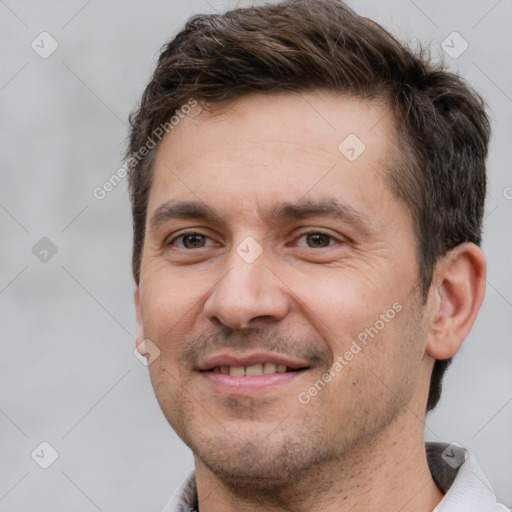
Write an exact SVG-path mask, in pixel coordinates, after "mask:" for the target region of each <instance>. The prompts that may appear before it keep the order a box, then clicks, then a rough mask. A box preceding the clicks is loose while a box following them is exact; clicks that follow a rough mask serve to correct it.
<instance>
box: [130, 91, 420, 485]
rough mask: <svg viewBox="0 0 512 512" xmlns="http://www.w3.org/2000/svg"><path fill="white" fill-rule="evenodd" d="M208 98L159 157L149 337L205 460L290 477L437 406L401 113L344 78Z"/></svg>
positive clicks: (175, 417)
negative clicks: (400, 141) (345, 90)
mask: <svg viewBox="0 0 512 512" xmlns="http://www.w3.org/2000/svg"><path fill="white" fill-rule="evenodd" d="M199 110H200V109H199V108H197V109H195V110H194V111H193V112H192V113H190V114H189V115H188V116H187V117H186V118H185V119H183V120H182V121H181V122H180V124H179V125H178V126H176V127H175V128H174V129H173V130H172V132H170V133H169V134H168V135H167V136H166V138H164V140H163V141H162V143H161V146H160V148H159V151H158V154H157V158H156V162H155V167H154V181H153V184H152V187H151V191H150V195H149V204H148V211H147V220H146V240H145V245H144V250H143V257H142V268H141V279H140V295H139V292H136V305H137V312H138V317H139V325H140V333H139V335H140V337H141V338H142V337H144V338H147V339H149V340H151V342H152V343H154V344H155V345H156V346H157V347H158V349H159V350H160V356H159V357H158V358H157V359H156V360H155V361H154V362H153V363H152V364H151V365H150V374H151V379H152V384H153V387H154V390H155V393H156V396H157V398H158V401H159V403H160V406H161V408H162V410H163V412H164V414H165V416H166V417H167V419H168V421H169V422H170V424H171V425H172V426H173V427H174V429H175V430H176V431H177V433H178V434H179V435H180V436H181V437H182V439H183V440H184V441H185V442H186V443H187V444H188V445H189V446H190V447H191V448H192V449H193V451H194V453H195V455H196V461H197V462H199V463H201V464H204V465H205V466H206V467H207V468H209V469H210V470H212V471H214V472H215V473H216V474H217V475H220V476H223V477H224V478H227V479H229V478H231V479H232V480H233V481H235V480H236V479H239V480H240V479H241V480H246V481H249V480H254V481H256V480H258V479H259V480H261V479H262V478H263V479H268V480H267V481H269V482H270V481H272V482H275V484H276V485H278V484H279V482H282V481H284V480H283V479H293V478H295V477H298V476H300V474H301V472H302V471H304V470H307V469H309V468H311V467H312V466H315V465H318V464H321V463H323V462H326V461H330V460H333V459H336V458H339V457H340V456H342V455H344V454H346V453H347V452H348V451H349V450H350V449H352V448H354V447H355V446H358V444H361V443H363V442H368V440H369V439H374V438H376V437H378V434H379V433H381V432H383V431H384V430H385V428H386V427H389V426H390V425H393V424H394V423H395V422H396V421H398V418H400V417H402V416H403V414H404V411H405V410H406V409H407V407H413V405H414V409H416V410H417V409H421V407H424V404H422V405H421V404H420V406H418V404H413V405H411V404H412V402H413V401H414V400H415V398H414V396H416V395H417V393H416V392H417V390H418V389H419V388H420V387H422V390H423V387H425V382H427V383H428V378H427V377H428V375H427V372H426V370H425V368H427V367H428V365H427V364H426V362H425V357H426V356H424V351H425V330H424V329H425V327H424V325H423V322H422V316H423V309H422V307H421V305H420V302H421V301H420V299H419V295H418V294H419V292H418V291H417V289H418V288H417V277H418V267H417V258H416V240H415V235H414V233H413V225H412V218H411V215H410V213H409V211H408V210H407V209H406V207H405V206H404V205H403V203H401V202H400V201H399V200H398V199H397V198H396V197H395V196H394V195H393V193H392V192H391V190H390V188H389V186H388V185H387V184H386V183H385V181H384V176H385V173H386V172H387V171H386V167H387V166H388V165H389V164H390V151H391V148H392V146H393V136H394V127H393V123H392V115H391V114H390V112H389V111H388V108H387V107H386V106H384V105H380V104H376V103H368V102H362V101H359V100H355V99H347V98H343V97H340V96H335V95H332V94H327V93H317V94H305V95H302V96H301V95H292V94H286V95H266V96H263V95H251V96H247V97H244V98H242V99H241V100H239V101H238V102H237V103H235V104H232V105H231V106H230V109H229V110H228V111H226V112H223V113H221V114H220V115H217V116H213V117H212V116H211V115H210V114H207V113H200V112H199ZM351 134H352V135H351ZM347 137H348V139H347ZM356 137H357V138H356ZM340 144H341V145H340ZM362 144H364V146H365V148H364V146H363V145H362ZM336 363H338V364H336ZM429 368H430V367H429ZM285 370H286V371H285ZM329 376H330V377H329ZM427 387H428V384H427ZM426 392H427V391H426V389H424V390H423V391H422V392H421V393H420V395H422V396H423V395H424V396H426ZM416 406H418V407H416Z"/></svg>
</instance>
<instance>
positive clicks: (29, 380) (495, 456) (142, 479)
mask: <svg viewBox="0 0 512 512" xmlns="http://www.w3.org/2000/svg"><path fill="white" fill-rule="evenodd" d="M249 3H250V2H244V1H241V2H234V1H229V2H228V1H224V0H223V1H220V0H219V1H215V0H209V1H206V0H193V1H187V2H181V1H157V0H150V1H146V2H121V1H120V0H115V1H108V2H106V1H104V2H100V1H99V0H90V1H87V2H86V1H84V0H79V1H78V0H77V1H69V2H64V1H62V2H57V1H55V0H50V1H46V2H36V1H35V0H30V1H24V2H20V1H16V0H0V40H1V46H0V48H1V49H0V52H1V53H0V62H1V66H0V130H1V131H0V133H1V151H0V172H1V185H0V233H1V251H0V311H1V355H0V366H1V369H0V434H1V435H0V450H1V452H0V512H1V511H3V512H6V511H10V512H21V511H24V512H26V511H27V510H38V511H41V512H50V511H52V512H59V511H69V510H73V511H76V512H79V511H84V512H93V511H95V510H101V511H103V512H117V511H119V510H124V511H126V512H131V511H133V512H134V511H139V510H145V511H149V510H154V511H158V510H160V509H161V508H162V507H163V505H164V503H165V502H166V501H167V500H168V499H169V497H170V495H171V494H172V492H173V491H174V489H175V487H176V486H177V485H178V484H179V482H180V481H181V480H182V479H183V478H184V477H185V475H186V474H187V473H188V472H189V470H190V469H191V468H192V457H191V455H190V453H189V451H188V449H187V448H186V447H184V446H183V445H182V443H181V441H180V440H179V439H178V438H177V437H176V435H175V434H174V432H172V430H171V429H170V427H169V426H168V425H167V423H166V421H165V419H164V417H163V415H162V414H161V412H160V409H159V407H158V404H157V402H156V400H155V398H154V396H153V392H152V389H151V386H150V382H149V377H148V373H147V368H145V367H144V366H143V365H142V364H141V363H140V362H139V360H137V359H136V358H135V357H134V355H133V348H134V339H135V320H134V309H133V305H132V292H133V283H132V278H131V272H130V250H131V219H130V210H129V203H128V196H127V192H126V184H125V183H124V182H123V183H121V184H120V185H119V186H117V187H116V188H115V189H114V190H113V191H112V192H110V193H109V194H108V195H107V196H106V197H105V199H104V200H101V201H100V200H97V199H95V198H94V197H93V194H92V191H93V189H94V188H95V187H97V186H101V185H102V183H104V182H105V181H106V180H107V179H108V178H109V177H110V176H111V175H112V174H113V173H115V172H116V170H117V169H118V168H119V166H120V163H121V154H122V152H123V150H124V147H125V137H126V134H127V130H126V121H127V116H128V113H129V111H130V110H131V109H132V108H133V107H134V106H135V104H136V102H137V101H138V99H139V97H140V95H141V93H142V91H143V88H144V86H145V84H146V83H147V81H148V79H149V76H150V73H151V71H152V70H153V67H154V64H155V58H156V55H157V53H158V50H159V48H160V47H161V46H162V45H163V44H164V43H165V42H166V40H168V39H169V38H170V37H171V36H172V35H173V34H175V33H176V31H177V30H178V29H179V28H181V26H182V25H183V23H184V22H185V20H186V19H187V18H188V17H189V16H190V15H192V14H195V13H199V12H210V13H211V12H215V10H218V11H223V10H225V9H226V8H228V7H234V6H236V5H240V6H245V5H248V4H249ZM349 3H350V5H351V6H352V7H354V8H355V9H356V10H357V11H358V12H359V13H361V14H364V15H366V16H369V17H371V18H373V19H375V20H376V21H378V22H380V23H382V24H383V25H384V26H386V27H387V28H389V29H390V30H391V31H392V32H393V33H395V34H396V35H397V36H398V37H399V38H401V39H404V40H408V41H414V40H415V39H416V38H418V39H419V40H421V41H422V42H423V43H425V44H428V45H431V47H432V51H433V54H434V55H439V56H444V59H445V60H446V62H447V64H449V66H450V67H451V68H452V69H453V70H455V71H458V72H460V73H461V74H462V75H464V76H465V77H466V78H467V79H468V80H469V81H470V83H471V84H472V85H473V86H474V87H475V88H476V89H477V90H478V91H479V92H480V93H481V94H482V95H483V96H484V97H485V99H486V100H487V102H488V104H489V107H490V114H491V117H492V119H493V134H494V135H493V139H492V144H491V153H490V158H489V161H488V170H489V194H488V200H487V213H486V219H485V233H484V240H485V241H484V244H483V249H484V252H485V254H486V256H487V261H488V265H489V271H488V287H487V294H486V299H485V302H484V305H483V308H482V310H481V313H480V315H479V317H478V320H477V322H476V325H475V326H474V328H473V330H472V332H471V334H470V336H469V337H468V339H467V340H466V342H465V344H464V346H463V348H462V350H461V351H460V353H459V355H458V356H457V357H456V360H455V362H454V364H453V366H452V368H451V369H450V370H449V373H448V375H447V377H446V380H445V387H444V394H443V397H442V401H441V404H440V406H439V407H438V408H437V410H436V411H435V412H434V413H432V414H430V415H429V416H428V418H427V425H426V427H427V428H426V437H427V438H428V439H432V440H437V439H439V440H443V441H448V442H451V441H456V442H458V443H460V444H461V445H463V446H465V447H467V448H469V449H471V450H472V451H474V452H475V453H476V454H477V456H478V459H479V461H480V463H481V465H482V466H483V468H484V471H485V473H486V474H487V476H488V478H489V480H490V481H491V483H492V485H493V486H494V487H495V490H496V492H497V494H498V496H499V498H500V499H501V500H502V501H503V502H504V503H506V504H507V505H508V506H512V485H511V483H512V439H511V432H512V428H511V427H512V372H511V362H512V343H510V331H511V329H512V320H511V318H512V287H511V284H512V270H511V265H510V263H511V254H512V242H511V237H510V232H511V231H510V219H511V214H512V199H511V198H512V188H510V187H512V174H511V172H510V146H511V141H510V134H511V133H512V72H511V70H512V66H511V64H512V63H511V55H510V48H511V47H512V35H511V33H512V32H511V30H510V20H511V19H512V3H511V2H510V1H509V0H501V1H499V0H498V1H496V0H482V1H479V2H472V3H470V2H467V1H464V0H456V1H454V0H452V1H443V2H440V1H420V0H415V1H414V2H413V1H411V0H400V1H399V0H395V1H392V2H391V1H388V2H381V1H377V0H364V1H352V2H349ZM44 31H46V32H48V33H49V34H50V35H51V37H52V38H53V39H54V40H55V41H56V42H57V44H58V48H57V50H56V51H55V52H54V53H53V54H52V55H50V56H49V57H47V58H42V57H41V56H40V55H39V54H38V53H36V51H34V49H33V48H32V47H31V44H32V42H33V41H34V40H35V43H34V44H35V45H36V44H37V45H39V46H36V48H38V50H39V51H40V52H43V50H44V51H49V49H51V44H52V43H51V41H50V39H48V36H39V34H41V32H44ZM454 31H456V32H458V33H459V34H460V35H461V36H462V38H463V39H464V40H465V41H467V43H468V45H469V46H468V48H467V49H466V51H465V52H464V53H462V55H460V56H458V57H457V58H453V57H450V56H449V55H447V54H446V52H444V50H443V49H442V46H441V45H442V42H443V41H444V40H446V38H447V37H448V36H450V34H452V32H454ZM42 37H43V38H46V39H44V41H43V43H41V38H42ZM453 38H454V36H453V35H452V36H450V38H449V39H448V40H447V41H448V44H449V45H450V46H453V47H454V49H455V50H460V49H461V48H462V47H463V46H462V45H463V44H464V43H463V41H462V40H461V39H459V38H458V36H455V39H453ZM452 41H453V42H452ZM445 45H446V43H445ZM43 46H44V48H43ZM455 50H454V51H455ZM43 237H46V238H48V239H49V240H50V241H51V243H52V244H53V245H49V242H48V241H47V240H43V241H42V242H40V240H41V238H43ZM38 243H39V245H36V244H38ZM34 246H35V247H36V248H35V249H33V248H34ZM52 249H53V252H55V249H56V250H57V252H56V253H55V254H53V253H52ZM44 250H48V251H49V252H48V253H44ZM34 253H35V254H34ZM41 258H42V259H43V261H41ZM44 258H46V261H44ZM43 441H46V442H48V443H50V444H51V446H53V447H54V449H55V450H56V451H57V452H58V454H59V456H58V458H57V460H56V461H55V462H54V463H53V464H52V465H51V466H50V467H49V468H48V469H42V468H41V467H39V465H38V464H37V463H36V462H35V461H34V460H33V458H31V453H32V452H34V450H36V451H35V452H34V453H35V455H34V459H36V460H38V461H39V462H41V461H43V459H45V458H46V459H45V460H46V461H47V462H48V460H49V459H48V457H49V456H50V455H51V453H50V452H49V450H48V448H44V446H43V447H42V448H41V447H39V445H40V443H41V442H43ZM38 447H39V448H38ZM36 448H37V449H36ZM41 450H42V451H41ZM45 450H46V451H45ZM42 453H44V456H43V455H42ZM37 454H39V458H38V457H37ZM43 462H44V461H43Z"/></svg>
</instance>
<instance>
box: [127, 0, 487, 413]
mask: <svg viewBox="0 0 512 512" xmlns="http://www.w3.org/2000/svg"><path fill="white" fill-rule="evenodd" d="M316 90H325V91H334V92H337V93H339V94H340V95H345V96H347V95H348V96H353V97H356V98H360V99H363V100H370V99H377V100H382V101H384V102H386V103H387V104H388V105H389V106H390V107H391V109H392V111H393V113H394V116H395V119H396V126H397V142H398V143H399V146H400V147H401V148H402V150H401V151H400V155H398V157H397V158H394V159H393V160H394V161H393V162H392V164H393V165H394V166H395V167H394V168H390V169H389V170H388V172H387V174H386V178H387V180H388V182H389V184H390V186H391V189H392V190H393V191H394V193H395V194H396V195H397V196H398V197H399V198H400V199H401V200H403V201H404V202H405V204H406V205H407V206H408V208H409V210H410V212H411V214H412V217H413V220H414V224H415V230H416V237H417V254H418V263H419V269H420V271H419V274H420V275H419V276H418V279H419V286H420V287H421V291H422V294H423V297H424V298H426V296H427V293H428V290H429V288H430V284H431V281H432V275H433V269H434V266H435V263H436V261H437V260H438V259H439V258H440V257H442V256H443V255H444V254H446V252H447V251H448V250H449V249H451V248H453V247H455V246H457V245H459V244H461V243H463V242H473V243H475V244H477V245H480V239H481V230H482V219H483V212H484V201H485V191H486V176H485V159H486V157H487V146H488V140H489V133H490V129H489V121H488V118H487V115H486V112H485V105H484V103H483V101H482V99H481V98H480V96H478V94H477V93H475V92H474V91H473V90H472V89H471V88H470V87H469V86H468V85H467V84H466V83H465V82H464V81H463V80H462V79H461V78H460V77H459V76H457V75H455V74H453V73H451V72H449V71H447V70H446V69H445V68H444V67H443V66H442V65H441V64H436V63H433V62H432V61H431V59H429V58H428V57H427V56H426V55H425V53H424V52H423V51H422V50H421V49H419V50H417V51H415V52H414V51H412V50H411V49H410V48H408V47H407V46H405V45H403V44H401V43H400V42H399V41H397V40H396V39H395V38H394V37H393V36H392V35H391V34H389V33H388V32H387V31H386V30H385V29H383V28H382V27H381V26H380V25H378V24H377V23H375V22H374V21H372V20H369V19H367V18H364V17H362V16H359V15H357V14H356V13H355V12H354V11H352V10H351V9H350V8H349V7H348V6H346V5H345V4H344V3H342V2H341V1H340V0H287V1H284V2H281V3H278V4H265V5H260V6H255V7H248V8H242V9H235V10H232V11H229V12H226V13H225V14H222V15H219V14H213V15H197V16H194V17H192V18H191V19H189V21H188V22H187V23H186V25H185V27H184V29H183V30H182V31H181V32H179V33H178V34H177V35H176V37H174V38H173V39H172V40H171V41H170V42H169V43H168V44H167V45H165V46H164V48H163V49H162V52H161V54H160V57H159V60H158V65H157V67H156V69H155V72H154V74H153V76H152V78H151V81H150V83H149V84H148V86H147V87H146V90H145V91H144V94H143V96H142V101H141V104H140V107H139V108H138V109H137V110H136V111H134V112H133V113H132V114H131V115H130V124H131V132H130V141H129V148H128V151H127V157H128V158H130V162H129V163H130V169H129V189H130V197H131V202H132V214H133V234H134V243H133V258H132V266H133V275H134V278H135V281H136V282H137V283H138V281H139V276H140V266H141V259H142V250H143V245H144V235H145V233H144V231H145V220H146V211H147V204H148V196H149V190H150V187H151V182H152V166H153V162H154V159H155V154H156V150H157V147H158V145H156V147H154V148H153V149H151V150H150V151H149V152H147V155H145V156H144V157H143V158H137V159H134V158H133V157H132V156H130V155H134V154H139V153H138V152H139V150H140V148H141V147H142V146H144V144H146V141H147V140H149V139H150V138H151V137H152V134H154V132H155V130H158V129H159V127H161V126H163V125H165V124H166V123H167V124H168V123H169V119H170V118H171V117H172V116H173V115H174V114H175V113H176V112H177V111H178V110H179V109H180V107H181V106H182V105H185V104H186V103H187V101H189V100H190V99H191V98H193V99H195V100H196V101H198V102H200V103H202V104H204V105H208V104H210V105H214V104H220V103H224V102H229V101H231V100H236V99H237V98H239V97H241V96H243V95H246V94H248V93H251V92H259V93H264V94H272V93H278V92H296V93H297V92H298V93H300V92H308V91H316ZM390 167H391V164H390ZM449 363H450V359H448V360H438V361H436V363H435V365H434V370H433V372H432V379H431V385H430V392H429V398H428V404H427V410H430V409H433V408H434V407H435V405H436V404H437V402H438V400H439V396H440V393H441V381H442V376H443V373H444V371H445V370H446V368H447V366H448V364H449Z"/></svg>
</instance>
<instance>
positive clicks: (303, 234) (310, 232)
mask: <svg viewBox="0 0 512 512" xmlns="http://www.w3.org/2000/svg"><path fill="white" fill-rule="evenodd" d="M191 235H197V236H201V237H203V238H208V239H210V240H212V241H213V239H212V238H211V237H209V236H208V235H203V234H202V233H199V232H197V231H188V232H185V233H181V234H180V235H178V236H177V237H174V238H173V239H171V240H170V241H169V242H168V243H167V244H166V245H170V246H172V245H174V243H175V242H176V241H177V240H180V239H184V238H185V237H187V236H191ZM308 235H323V236H326V237H328V238H329V239H330V240H331V241H333V240H334V241H335V242H338V243H339V242H341V240H338V239H337V238H336V237H335V236H333V235H330V234H329V233H325V232H323V231H307V232H305V233H301V234H300V235H299V236H298V237H297V238H296V239H295V240H294V241H295V242H296V241H297V240H299V239H301V238H303V237H306V236H308ZM333 245H335V243H334V244H331V243H329V245H327V246H326V247H320V249H326V248H327V247H331V246H333ZM206 247H211V245H209V246H206ZM206 247H199V248H198V249H205V248H206ZM178 248H179V249H184V250H187V251H191V250H193V249H190V248H187V247H178ZM307 248H308V249H315V247H307Z"/></svg>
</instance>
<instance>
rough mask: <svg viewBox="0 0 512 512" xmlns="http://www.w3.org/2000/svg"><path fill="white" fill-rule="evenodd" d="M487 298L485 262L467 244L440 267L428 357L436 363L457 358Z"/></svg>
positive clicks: (433, 293) (434, 284)
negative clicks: (437, 360) (484, 299)
mask: <svg viewBox="0 0 512 512" xmlns="http://www.w3.org/2000/svg"><path fill="white" fill-rule="evenodd" d="M484 294H485V258H484V255H483V253H482V251H481V249H480V248H479V247H478V246H476V245H475V244H472V243H469V242H466V243H463V244H460V245H458V246H457V247H455V248H454V249H452V250H450V251H449V252H448V253H447V254H446V256H444V257H443V258H442V259H441V260H439V262H438V263H437V265H436V268H435V270H434V278H433V282H432V287H431V290H430V296H429V301H430V302H431V308H430V311H431V318H430V325H429V333H428V340H427V347H426V351H427V354H428V355H430V356H431V357H433V358H435V359H448V358H450V357H452V356H454V355H455V353H456V352H457V351H458V350H459V348H460V346H461V344H462V342H463V341H464V339H465V338H466V336H467V335H468V333H469V331H470V329H471V327H472V326H473V323H474V321H475V318H476V315H477V313H478V310H479V309H480V305H481V304H482V301H483V298H484Z"/></svg>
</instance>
